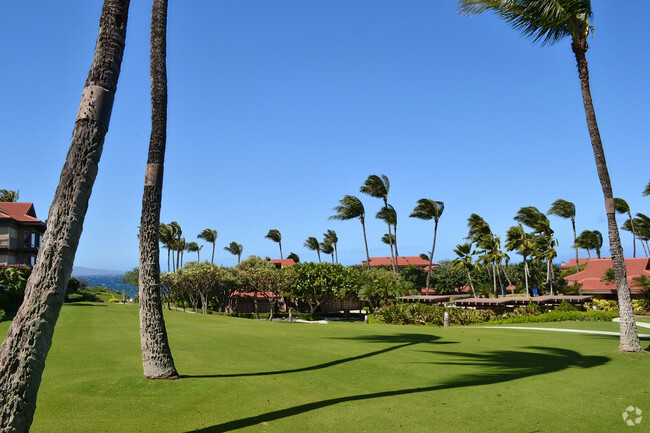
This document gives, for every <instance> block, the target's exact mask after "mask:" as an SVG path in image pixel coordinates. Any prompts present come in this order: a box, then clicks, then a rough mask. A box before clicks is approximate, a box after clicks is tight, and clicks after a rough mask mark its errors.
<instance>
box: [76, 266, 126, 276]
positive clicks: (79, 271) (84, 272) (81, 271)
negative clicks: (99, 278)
mask: <svg viewBox="0 0 650 433" xmlns="http://www.w3.org/2000/svg"><path fill="white" fill-rule="evenodd" d="M89 275H124V272H123V271H115V270H109V269H93V268H84V267H82V266H73V267H72V276H74V277H85V276H89Z"/></svg>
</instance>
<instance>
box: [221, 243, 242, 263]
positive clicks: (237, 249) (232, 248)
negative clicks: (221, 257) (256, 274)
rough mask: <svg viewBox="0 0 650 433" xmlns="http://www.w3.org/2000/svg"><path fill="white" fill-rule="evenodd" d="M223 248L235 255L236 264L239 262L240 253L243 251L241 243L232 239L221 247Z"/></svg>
mask: <svg viewBox="0 0 650 433" xmlns="http://www.w3.org/2000/svg"><path fill="white" fill-rule="evenodd" d="M223 249H224V250H226V251H228V252H229V253H230V254H232V255H234V256H237V264H239V263H241V255H242V253H243V252H244V247H243V246H242V244H238V243H237V242H234V241H233V242H231V243H230V245H228V246H227V247H223Z"/></svg>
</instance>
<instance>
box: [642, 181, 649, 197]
mask: <svg viewBox="0 0 650 433" xmlns="http://www.w3.org/2000/svg"><path fill="white" fill-rule="evenodd" d="M649 195H650V182H648V184H647V185H646V186H645V189H644V190H643V196H644V197H647V196H649Z"/></svg>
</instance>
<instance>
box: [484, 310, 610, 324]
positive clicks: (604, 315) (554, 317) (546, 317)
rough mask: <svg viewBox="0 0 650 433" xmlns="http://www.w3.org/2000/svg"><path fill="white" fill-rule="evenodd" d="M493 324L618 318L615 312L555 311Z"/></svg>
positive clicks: (502, 320) (505, 318)
mask: <svg viewBox="0 0 650 433" xmlns="http://www.w3.org/2000/svg"><path fill="white" fill-rule="evenodd" d="M506 316H508V317H504V318H501V319H498V320H495V321H493V322H491V323H494V324H499V325H502V324H503V325H505V324H513V323H542V322H564V321H600V322H611V321H612V319H613V318H615V317H618V312H614V311H558V310H553V311H549V312H547V313H542V314H538V315H533V316H521V315H506Z"/></svg>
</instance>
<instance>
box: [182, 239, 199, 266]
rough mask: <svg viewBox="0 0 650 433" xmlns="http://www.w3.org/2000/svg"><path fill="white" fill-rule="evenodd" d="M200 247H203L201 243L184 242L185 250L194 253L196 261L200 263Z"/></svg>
mask: <svg viewBox="0 0 650 433" xmlns="http://www.w3.org/2000/svg"><path fill="white" fill-rule="evenodd" d="M201 248H203V245H201V246H199V244H197V243H196V242H188V243H186V244H185V251H187V252H190V253H196V261H197V262H199V263H201Z"/></svg>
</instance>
